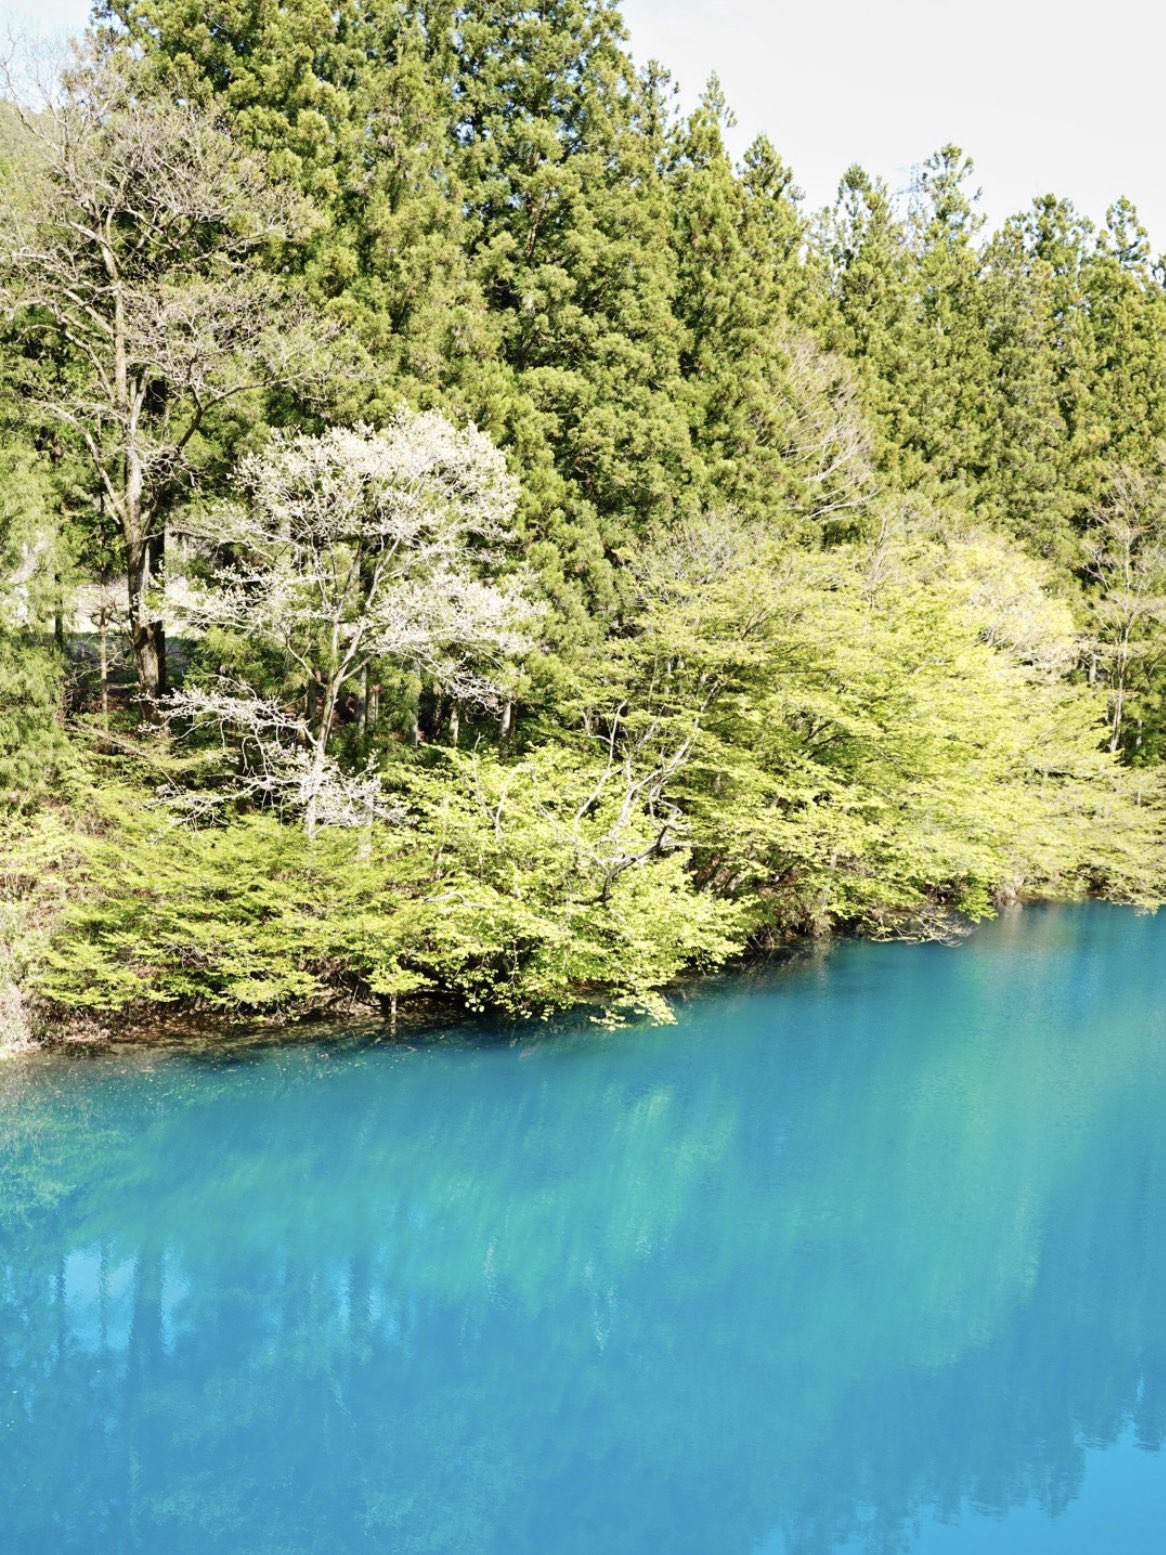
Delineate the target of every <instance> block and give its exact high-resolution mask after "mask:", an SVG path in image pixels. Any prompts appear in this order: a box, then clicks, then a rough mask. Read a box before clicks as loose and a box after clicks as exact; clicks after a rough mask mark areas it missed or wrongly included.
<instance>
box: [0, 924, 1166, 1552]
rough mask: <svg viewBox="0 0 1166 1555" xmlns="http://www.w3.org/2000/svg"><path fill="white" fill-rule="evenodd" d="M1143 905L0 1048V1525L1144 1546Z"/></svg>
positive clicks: (1162, 1049) (74, 1546) (1162, 1218)
mask: <svg viewBox="0 0 1166 1555" xmlns="http://www.w3.org/2000/svg"><path fill="white" fill-rule="evenodd" d="M1164 968H1166V915H1162V916H1159V917H1158V918H1151V917H1143V916H1138V915H1136V914H1134V913H1132V912H1129V911H1125V910H1123V909H1118V908H1107V907H1103V906H1088V907H1072V908H1034V909H1026V910H1023V911H1013V912H1009V913H1006V914H1005V915H1004V916H1003V917H1001V918H1000V919H999V920H997V921H996V922H994V923H991V924H989V925H986V926H985V927H983V928H981V929H979V930H978V931H977V932H976V933H975V934H974V935H972V936H971V937H970V938H969V939H967V940H965V941H964V942H963V943H962V944H960V945H959V946H958V947H955V948H951V947H946V946H938V945H924V946H911V945H889V946H876V945H860V944H845V945H841V946H839V947H838V948H836V949H835V950H834V951H832V952H831V953H830V954H829V955H826V956H823V957H821V958H804V959H801V960H797V961H794V962H792V963H786V964H781V965H776V964H775V965H773V966H770V967H767V968H765V969H758V970H754V971H752V972H751V973H749V974H747V975H742V976H736V977H727V978H724V979H722V980H718V981H716V982H714V983H711V984H709V985H706V986H704V987H702V988H700V989H699V990H697V991H695V992H694V993H692V994H691V995H690V996H689V997H687V998H685V999H683V1000H682V1001H680V1002H679V1004H678V1017H679V1018H678V1024H677V1025H675V1026H673V1027H671V1028H638V1029H634V1030H628V1031H622V1032H604V1031H600V1030H597V1029H595V1028H593V1027H590V1026H589V1025H588V1024H587V1023H586V1022H585V1021H583V1020H581V1019H572V1020H568V1021H563V1022H561V1023H559V1024H557V1025H552V1026H546V1027H537V1028H534V1029H531V1028H523V1029H521V1030H516V1029H513V1028H507V1029H505V1030H503V1029H499V1028H483V1027H480V1026H479V1027H473V1028H471V1027H466V1028H464V1029H461V1030H458V1031H453V1032H448V1033H444V1034H441V1035H440V1036H436V1037H433V1038H427V1039H425V1040H424V1041H416V1040H415V1041H413V1042H412V1043H411V1044H409V1045H406V1044H404V1043H397V1044H394V1043H391V1042H388V1041H386V1040H383V1039H382V1038H380V1037H378V1034H377V1033H375V1032H372V1031H370V1030H368V1029H365V1030H362V1031H358V1032H353V1033H348V1034H344V1033H340V1034H339V1035H335V1036H332V1037H330V1038H329V1039H328V1040H324V1039H322V1038H316V1037H309V1038H306V1039H300V1040H297V1041H294V1042H286V1043H283V1044H279V1045H267V1046H260V1047H252V1048H247V1049H233V1050H230V1051H222V1050H219V1051H217V1052H215V1053H208V1052H206V1051H202V1052H196V1051H191V1050H188V1051H177V1050H157V1049H156V1050H153V1051H143V1050H140V1049H139V1050H129V1049H122V1050H121V1051H116V1052H111V1053H106V1054H102V1055H100V1056H91V1057H80V1056H76V1055H72V1056H53V1055H45V1056H41V1057H37V1058H34V1059H32V1060H27V1061H26V1060H18V1061H12V1062H8V1063H5V1064H3V1065H0V1548H2V1549H3V1550H4V1552H5V1555H61V1552H73V1551H77V1552H81V1551H83V1552H85V1555H120V1552H128V1551H133V1552H138V1551H141V1552H144V1555H214V1552H231V1555H268V1552H270V1555H300V1552H304V1555H307V1552H312V1555H348V1552H354V1551H360V1552H364V1551H378V1552H401V1555H406V1552H407V1555H420V1552H431V1551H432V1552H450V1555H471V1552H473V1555H478V1552H481V1555H502V1552H506V1555H558V1552H566V1555H647V1552H652V1555H656V1552H662V1555H687V1552H691V1555H827V1552H844V1555H857V1552H867V1551H869V1552H878V1555H892V1552H894V1555H981V1552H982V1555H1021V1552H1023V1555H1044V1552H1050V1555H1052V1552H1057V1555H1070V1552H1071V1555H1105V1552H1107V1551H1114V1552H1120V1555H1151V1552H1153V1555H1160V1552H1161V1551H1162V1550H1163V1549H1164V1548H1166V1454H1164V1453H1163V1451H1162V1446H1163V1441H1164V1439H1166V1013H1164V1003H1163V970H1164Z"/></svg>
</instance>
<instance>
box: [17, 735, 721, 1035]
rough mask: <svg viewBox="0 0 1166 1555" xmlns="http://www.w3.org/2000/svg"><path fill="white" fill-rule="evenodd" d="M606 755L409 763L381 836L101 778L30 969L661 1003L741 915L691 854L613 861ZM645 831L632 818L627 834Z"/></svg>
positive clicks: (52, 982) (267, 1000)
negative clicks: (167, 801) (221, 813)
mask: <svg viewBox="0 0 1166 1555" xmlns="http://www.w3.org/2000/svg"><path fill="white" fill-rule="evenodd" d="M602 770H603V769H602V767H601V766H598V767H597V766H596V765H595V764H594V763H592V764H591V765H590V766H588V765H586V764H582V763H580V762H579V761H578V760H577V759H576V758H575V757H574V756H572V757H570V758H567V757H566V756H565V755H564V754H563V753H557V754H556V753H553V752H547V753H544V754H543V755H542V756H541V757H539V758H536V759H532V760H530V761H528V762H524V763H522V764H521V765H520V766H518V767H512V768H504V767H502V766H501V765H500V764H499V763H498V762H497V761H493V760H486V759H483V758H480V757H469V756H465V757H456V756H454V755H452V754H451V755H450V756H449V757H448V758H447V759H446V760H445V761H444V762H443V763H442V764H441V765H440V766H438V767H436V768H434V769H432V770H429V771H426V770H424V769H418V770H415V771H411V772H407V773H404V774H402V780H403V781H404V783H405V785H406V792H407V793H408V796H409V799H410V820H409V822H408V823H407V824H402V825H400V826H398V827H388V826H385V827H378V828H377V831H376V834H375V838H374V846H373V847H372V848H371V849H370V850H368V851H367V852H365V851H364V850H363V847H362V843H361V841H360V840H359V839H358V838H357V837H356V836H355V835H354V834H353V833H352V832H348V831H342V830H332V829H329V830H326V831H324V832H322V833H321V834H320V836H319V837H318V838H317V839H316V841H315V842H314V843H308V842H307V841H306V840H305V838H304V835H303V833H302V832H301V831H300V830H299V829H298V828H295V827H290V826H287V825H284V824H282V823H280V822H279V821H278V820H276V819H274V818H273V817H264V816H252V817H249V818H247V819H245V820H241V821H238V822H236V823H234V824H232V825H230V826H226V827H212V828H208V829H203V830H199V829H193V828H188V827H184V826H181V825H176V824H174V822H173V819H172V817H171V815H170V814H169V813H168V812H167V811H166V809H165V807H164V806H155V807H147V808H145V809H143V807H142V806H141V803H140V800H139V799H138V797H137V796H136V795H135V794H134V793H133V792H127V791H124V790H123V791H122V792H121V793H118V792H117V791H116V790H114V791H112V792H111V791H109V790H108V789H107V790H106V791H105V794H104V796H103V797H102V798H101V799H100V800H99V801H98V806H97V807H98V811H99V812H100V814H99V816H98V817H96V818H95V819H96V822H97V824H96V825H95V827H94V829H93V830H92V832H91V833H90V834H89V835H81V836H77V837H74V838H72V839H70V840H67V841H65V842H64V843H63V849H64V851H63V853H62V855H61V856H59V857H58V858H57V859H56V860H55V866H56V874H57V876H58V878H68V879H70V881H71V885H72V890H73V891H74V892H75V893H76V899H75V900H74V901H73V902H71V903H70V904H69V905H68V906H66V907H65V908H64V909H63V911H60V912H59V914H58V918H57V924H58V926H57V930H56V933H55V935H54V936H53V937H52V938H51V939H50V940H49V941H48V942H47V943H46V944H41V945H40V947H39V948H38V949H37V950H36V951H32V950H30V949H26V950H25V951H24V958H25V959H26V960H31V962H32V969H31V971H30V973H29V975H28V979H27V981H28V984H29V986H30V988H31V989H32V990H33V991H34V992H36V993H37V994H39V995H40V996H41V997H43V998H48V999H52V1000H56V1001H59V1002H61V1003H64V1004H68V1005H78V1006H83V1007H89V1008H93V1009H97V1010H117V1009H120V1008H122V1007H124V1006H126V1005H130V1004H134V1003H140V1002H141V1001H155V1002H160V1003H163V1004H166V1003H173V1002H175V1001H184V1002H191V1001H193V1002H194V1003H195V1004H197V1005H199V1006H203V1007H207V1008H220V1009H226V1010H238V1009H245V1010H264V1009H269V1010H270V1009H280V1008H285V1007H288V1006H293V1007H301V1008H302V1007H304V1006H307V1007H311V1006H313V1005H318V1004H323V1003H326V1002H328V1001H330V1000H333V999H336V998H340V997H345V996H347V997H349V998H351V997H353V996H362V997H365V998H367V997H369V996H370V995H374V996H379V997H381V998H382V999H383V1000H384V1001H385V1002H386V1003H391V1002H392V1003H395V999H396V997H397V996H398V995H399V994H402V993H409V992H415V991H417V990H418V989H426V988H428V989H434V990H438V991H442V992H445V993H446V994H453V995H457V996H459V997H461V998H462V999H463V1000H464V1001H465V1002H466V1003H467V1004H469V1005H470V1006H471V1007H472V1008H482V1007H485V1006H492V1007H495V1008H500V1009H503V1010H507V1011H510V1012H512V1013H514V1014H521V1015H526V1014H545V1013H548V1012H549V1011H551V1010H554V1009H557V1008H560V1007H562V1006H564V1005H566V1004H570V1003H572V1002H574V1001H575V1000H577V999H579V998H580V997H592V998H594V999H595V1000H597V1001H600V1002H602V1003H603V1005H604V1007H605V1008H607V1009H608V1010H619V1009H620V1008H623V1007H627V1008H632V1009H648V1010H651V1011H652V1012H653V1013H656V1014H661V1013H663V1006H662V1005H661V1002H660V1000H659V998H658V997H657V993H656V991H657V990H658V989H659V988H660V987H661V986H663V985H665V984H667V983H668V982H670V981H672V980H673V979H674V978H675V977H676V976H677V975H678V973H679V972H680V971H681V970H682V969H683V968H684V967H686V966H689V965H693V964H697V965H699V964H702V963H703V964H706V965H715V964H717V963H718V962H720V961H722V960H723V959H724V958H725V957H726V956H727V955H729V954H731V953H732V952H733V951H735V950H737V949H739V948H740V946H741V944H742V935H741V932H740V928H739V914H738V913H737V912H736V911H735V910H734V909H733V908H731V907H727V906H725V905H721V904H718V903H716V902H715V901H713V900H712V899H711V898H710V897H707V896H700V895H698V893H697V891H696V889H695V887H694V885H693V883H692V881H691V880H690V878H689V877H688V875H687V873H686V871H685V869H684V858H683V855H682V854H676V855H674V856H662V857H657V858H655V859H653V860H652V861H651V862H650V863H648V864H647V865H646V867H643V868H639V869H636V870H634V871H631V870H629V871H625V872H623V873H620V874H619V875H618V876H616V877H615V878H610V876H611V854H612V848H613V844H612V842H611V837H610V834H611V831H612V828H613V825H614V824H615V823H617V822H619V815H618V813H617V812H618V809H619V806H618V805H617V803H616V799H615V796H614V795H613V796H612V797H611V798H610V799H605V800H604V802H603V803H601V804H600V805H599V806H598V807H597V809H596V810H595V811H593V812H589V813H588V814H587V815H586V816H583V817H582V818H580V817H579V816H578V815H577V813H576V812H577V810H578V807H579V806H580V805H581V804H582V803H583V802H584V801H585V800H586V799H587V797H588V795H589V794H590V792H591V791H592V789H593V788H594V785H595V783H596V782H597V781H598V780H599V777H600V776H601V774H602ZM646 835H647V831H646V830H645V821H644V818H643V817H642V816H632V817H630V818H628V819H625V820H624V821H623V822H622V823H621V824H620V825H619V827H618V835H617V838H616V843H615V844H614V845H615V846H624V847H626V846H631V847H633V848H634V847H636V845H637V843H638V842H640V841H642V840H643V839H644V837H645V836H646ZM58 845H61V841H60V839H59V843H58ZM25 846H26V847H34V846H35V843H33V844H25Z"/></svg>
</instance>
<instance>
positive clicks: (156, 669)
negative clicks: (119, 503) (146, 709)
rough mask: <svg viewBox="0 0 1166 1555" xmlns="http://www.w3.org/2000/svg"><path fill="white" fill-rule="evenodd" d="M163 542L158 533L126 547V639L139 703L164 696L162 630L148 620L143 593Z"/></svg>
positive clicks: (159, 561)
mask: <svg viewBox="0 0 1166 1555" xmlns="http://www.w3.org/2000/svg"><path fill="white" fill-rule="evenodd" d="M164 547H165V542H164V540H163V538H162V536H161V535H155V536H153V537H152V538H150V539H143V540H141V541H139V542H138V543H137V544H136V545H132V546H130V547H129V580H128V581H129V617H130V640H131V642H132V643H133V649H134V657H135V659H136V660H137V665H138V686H139V689H140V692H141V697H142V700H143V702H147V703H153V702H156V701H157V700H158V698H159V697H163V696H165V695H166V690H167V684H166V630H165V627H164V625H163V623H162V622H161V621H151V620H150V619H149V607H148V599H147V596H148V594H149V590H150V584H151V581H152V580H153V579H154V577H156V576H157V573H158V571H159V569H160V567H161V564H162V558H163V554H164Z"/></svg>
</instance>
